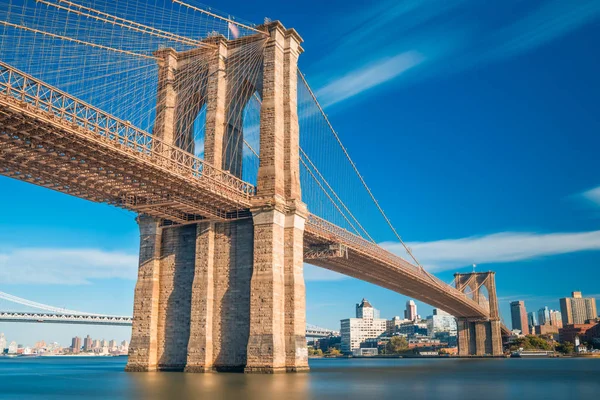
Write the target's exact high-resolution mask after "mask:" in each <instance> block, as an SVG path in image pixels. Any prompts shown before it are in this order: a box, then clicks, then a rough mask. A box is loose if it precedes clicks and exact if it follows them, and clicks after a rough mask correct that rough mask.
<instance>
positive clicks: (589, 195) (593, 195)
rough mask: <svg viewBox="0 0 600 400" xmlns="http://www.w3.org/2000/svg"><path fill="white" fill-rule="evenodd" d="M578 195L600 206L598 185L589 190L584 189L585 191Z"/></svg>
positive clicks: (599, 187)
mask: <svg viewBox="0 0 600 400" xmlns="http://www.w3.org/2000/svg"><path fill="white" fill-rule="evenodd" d="M580 196H581V197H582V198H583V199H584V200H586V201H588V202H592V203H593V204H594V205H597V206H600V186H598V187H596V188H593V189H590V190H586V191H585V192H583V193H581V194H580Z"/></svg>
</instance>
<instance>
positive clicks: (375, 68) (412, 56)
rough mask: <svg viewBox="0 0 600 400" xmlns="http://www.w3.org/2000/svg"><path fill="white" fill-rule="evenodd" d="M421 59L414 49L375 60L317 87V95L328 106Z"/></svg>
mask: <svg viewBox="0 0 600 400" xmlns="http://www.w3.org/2000/svg"><path fill="white" fill-rule="evenodd" d="M423 61H424V57H423V56H422V55H421V54H419V53H417V52H415V51H409V52H405V53H401V54H398V55H396V56H393V57H391V58H383V59H381V60H377V61H376V62H375V63H373V64H371V65H368V66H365V67H362V68H359V69H357V70H354V71H352V72H350V73H348V74H346V75H344V76H342V77H341V78H339V79H337V80H335V81H334V82H332V83H330V84H329V85H327V86H325V87H323V88H321V89H319V90H318V91H317V97H318V98H319V99H320V101H321V102H322V104H323V106H324V107H327V106H330V105H332V104H335V103H338V102H340V101H343V100H346V99H348V98H350V97H352V96H354V95H356V94H359V93H362V92H364V91H366V90H369V89H371V88H373V87H375V86H378V85H381V84H382V83H384V82H387V81H389V80H391V79H394V78H396V77H397V76H399V75H401V74H402V73H404V72H406V71H408V70H409V69H411V68H413V67H415V66H417V65H419V64H420V63H422V62H423Z"/></svg>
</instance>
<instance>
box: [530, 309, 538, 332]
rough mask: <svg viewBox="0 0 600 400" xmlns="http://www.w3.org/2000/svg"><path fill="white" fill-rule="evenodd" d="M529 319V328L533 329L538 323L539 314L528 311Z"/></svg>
mask: <svg viewBox="0 0 600 400" xmlns="http://www.w3.org/2000/svg"><path fill="white" fill-rule="evenodd" d="M527 321H528V325H529V328H530V329H529V330H530V331H533V327H534V326H536V325H537V324H538V323H537V314H536V313H535V312H534V311H532V312H530V313H527Z"/></svg>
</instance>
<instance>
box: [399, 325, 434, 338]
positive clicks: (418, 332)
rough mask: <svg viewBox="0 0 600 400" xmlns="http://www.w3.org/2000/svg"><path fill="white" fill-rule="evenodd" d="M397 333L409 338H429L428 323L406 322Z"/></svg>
mask: <svg viewBox="0 0 600 400" xmlns="http://www.w3.org/2000/svg"><path fill="white" fill-rule="evenodd" d="M397 332H398V333H399V334H401V335H406V336H407V337H409V338H410V337H414V336H427V323H422V322H406V323H404V324H402V325H400V327H399V328H398V330H397Z"/></svg>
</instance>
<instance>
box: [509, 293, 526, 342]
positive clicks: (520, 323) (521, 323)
mask: <svg viewBox="0 0 600 400" xmlns="http://www.w3.org/2000/svg"><path fill="white" fill-rule="evenodd" d="M510 316H511V321H512V328H513V329H518V330H520V331H521V333H522V334H523V335H529V323H528V321H527V310H525V302H524V301H522V300H518V301H513V302H511V303H510Z"/></svg>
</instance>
